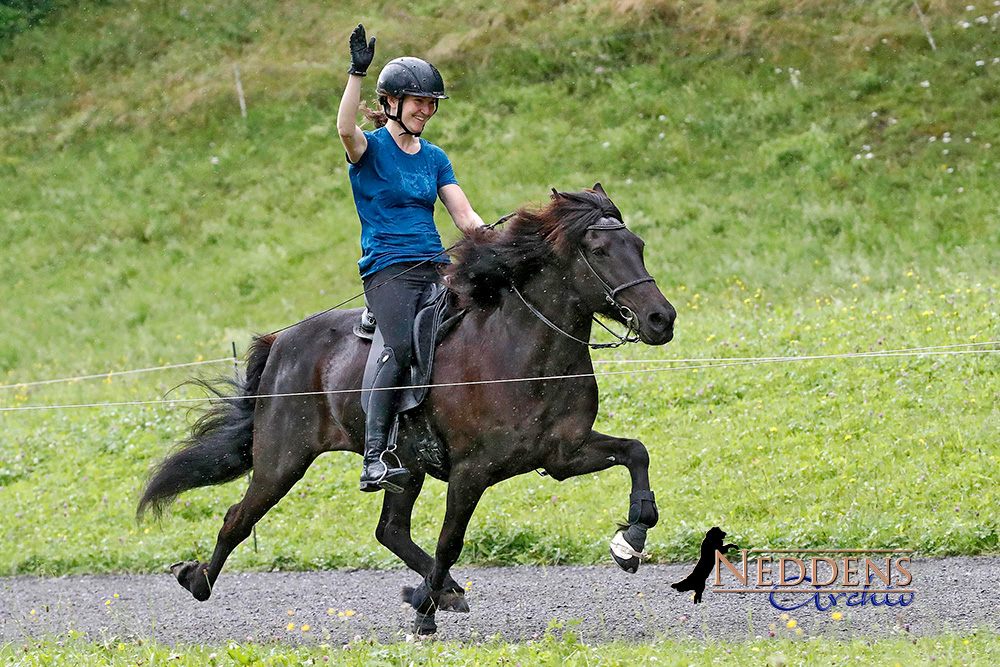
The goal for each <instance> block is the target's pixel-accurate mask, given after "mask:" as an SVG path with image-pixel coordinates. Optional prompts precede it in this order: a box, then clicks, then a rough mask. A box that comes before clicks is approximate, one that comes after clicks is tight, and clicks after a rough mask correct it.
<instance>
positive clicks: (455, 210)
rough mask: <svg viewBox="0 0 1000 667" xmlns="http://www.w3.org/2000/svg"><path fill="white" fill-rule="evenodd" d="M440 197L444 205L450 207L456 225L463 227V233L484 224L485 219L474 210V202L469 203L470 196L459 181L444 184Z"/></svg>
mask: <svg viewBox="0 0 1000 667" xmlns="http://www.w3.org/2000/svg"><path fill="white" fill-rule="evenodd" d="M438 197H440V198H441V201H442V202H443V203H444V207H445V208H446V209H448V213H450V214H451V218H452V220H454V221H455V226H456V227H458V228H459V229H461V230H462V233H464V234H468V233H469V232H470V231H472V230H474V229H476V228H477V227H482V226H483V219H482V218H480V217H479V214H478V213H476V212H475V211H474V210H472V204H470V203H469V198H468V197H466V196H465V192H463V191H462V186H460V185H458V184H457V183H449V184H448V185H442V186H441V187H440V188H439V189H438Z"/></svg>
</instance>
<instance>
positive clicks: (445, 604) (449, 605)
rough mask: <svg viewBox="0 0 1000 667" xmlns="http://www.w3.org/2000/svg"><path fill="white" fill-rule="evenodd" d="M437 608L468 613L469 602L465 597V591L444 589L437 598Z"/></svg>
mask: <svg viewBox="0 0 1000 667" xmlns="http://www.w3.org/2000/svg"><path fill="white" fill-rule="evenodd" d="M437 608H438V609H440V610H441V611H455V612H458V613H460V614H467V613H469V602H468V601H467V600H466V599H465V593H464V592H459V591H445V592H443V593H441V596H440V597H439V598H438V602H437Z"/></svg>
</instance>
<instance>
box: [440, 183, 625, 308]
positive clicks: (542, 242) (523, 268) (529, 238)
mask: <svg viewBox="0 0 1000 667" xmlns="http://www.w3.org/2000/svg"><path fill="white" fill-rule="evenodd" d="M605 217H607V218H614V219H615V220H621V219H622V214H621V212H620V211H619V210H618V208H617V207H616V206H615V205H614V204H613V203H612V202H611V200H610V199H608V197H607V195H605V194H603V193H600V192H595V191H594V190H584V191H583V192H556V191H554V190H553V194H552V201H551V202H550V203H549V204H548V205H547V206H543V207H540V208H529V207H521V208H520V209H518V210H517V212H516V213H515V214H514V217H513V218H511V219H510V220H508V221H507V224H506V225H505V226H504V228H503V230H502V231H499V232H492V233H491V232H489V231H487V230H484V229H478V230H474V231H473V232H472V233H469V234H467V235H466V236H465V237H464V238H463V239H461V240H460V241H459V242H458V243H457V244H455V248H454V250H453V251H452V255H451V256H452V259H454V260H455V261H454V262H453V263H451V264H449V265H448V266H447V268H446V269H445V270H444V271H445V274H446V275H447V276H449V286H450V287H451V289H452V291H453V292H455V293H456V294H457V295H458V297H459V303H460V304H461V305H462V306H463V307H469V306H475V307H478V308H482V309H491V308H495V307H497V306H498V305H500V300H501V298H502V296H503V292H504V290H505V289H507V288H508V287H509V286H510V285H514V286H515V287H521V286H523V285H524V283H525V282H527V281H528V280H529V279H530V278H531V277H532V276H533V275H535V274H536V273H538V271H539V270H540V269H542V268H543V267H545V266H546V265H548V264H553V263H558V262H560V261H568V259H569V258H570V257H571V253H572V249H573V248H574V247H576V246H577V245H578V244H579V243H580V242H581V241H582V240H583V236H584V234H586V233H587V228H588V227H589V226H590V225H593V224H595V223H597V222H598V221H599V220H600V219H601V218H605Z"/></svg>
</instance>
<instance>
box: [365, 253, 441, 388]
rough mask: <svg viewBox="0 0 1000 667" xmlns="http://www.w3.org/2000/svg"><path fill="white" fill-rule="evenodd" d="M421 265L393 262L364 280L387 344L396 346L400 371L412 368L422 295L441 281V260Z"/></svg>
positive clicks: (395, 353)
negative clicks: (416, 319)
mask: <svg viewBox="0 0 1000 667" xmlns="http://www.w3.org/2000/svg"><path fill="white" fill-rule="evenodd" d="M418 264H420V262H400V263H398V264H391V265H389V266H387V267H386V268H384V269H382V270H381V271H377V272H375V273H373V274H371V275H369V276H366V277H365V278H364V280H363V282H364V286H365V301H367V302H368V309H369V310H370V311H371V312H372V313H373V314H374V315H375V320H376V321H377V322H378V328H379V330H380V331H381V332H382V338H383V339H384V340H385V345H386V347H389V348H391V349H392V354H393V356H394V357H395V358H396V363H397V364H398V365H399V368H400V370H402V369H406V368H409V367H410V360H411V359H412V358H413V319H414V318H415V317H416V315H417V306H419V305H420V298H421V296H422V295H423V293H424V291H425V290H426V289H427V288H428V286H429V285H431V284H433V283H435V282H437V280H438V271H437V268H436V267H437V263H435V262H426V263H424V264H421V265H420V266H417V265H418ZM413 267H416V268H413ZM407 269H411V270H410V271H407ZM404 271H405V273H403V272H404ZM379 285H381V287H378V286H379Z"/></svg>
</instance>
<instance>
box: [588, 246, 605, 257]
mask: <svg viewBox="0 0 1000 667" xmlns="http://www.w3.org/2000/svg"><path fill="white" fill-rule="evenodd" d="M591 252H592V253H594V256H595V257H607V256H608V251H607V250H605V249H604V248H602V247H601V246H597V247H596V248H594V249H593V250H591Z"/></svg>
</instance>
